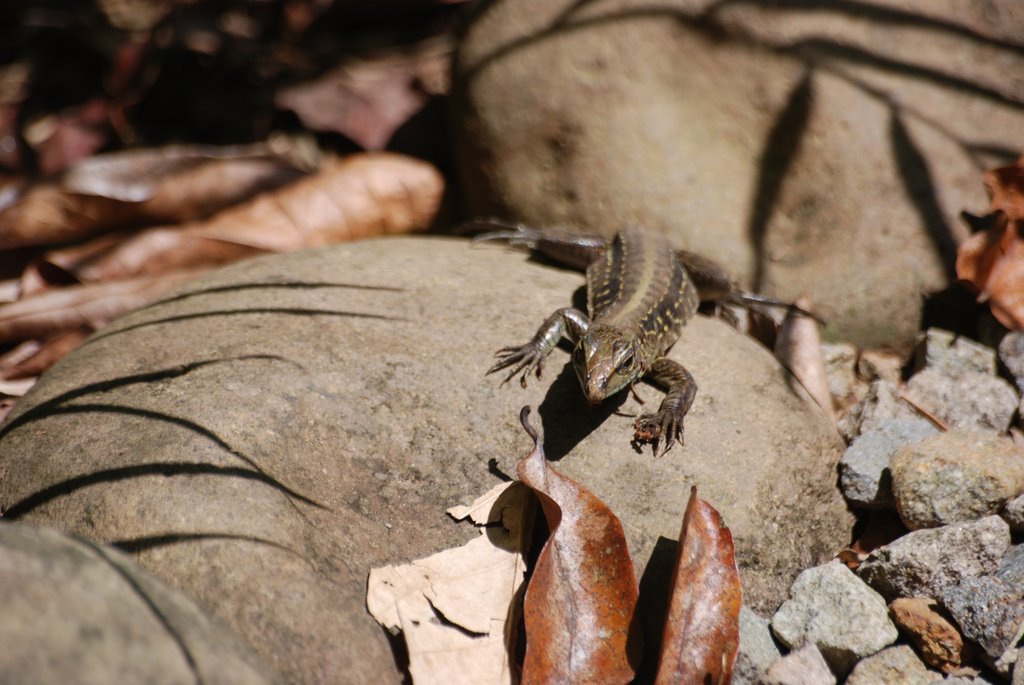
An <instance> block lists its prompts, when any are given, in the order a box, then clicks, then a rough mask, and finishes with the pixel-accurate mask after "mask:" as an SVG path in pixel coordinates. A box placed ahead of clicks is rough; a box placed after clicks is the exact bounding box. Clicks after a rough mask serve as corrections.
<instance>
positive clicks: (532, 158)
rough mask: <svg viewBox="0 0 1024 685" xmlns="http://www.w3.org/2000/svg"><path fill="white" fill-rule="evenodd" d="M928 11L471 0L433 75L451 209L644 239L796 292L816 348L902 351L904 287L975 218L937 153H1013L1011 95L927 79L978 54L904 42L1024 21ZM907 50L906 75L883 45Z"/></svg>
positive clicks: (909, 310)
mask: <svg viewBox="0 0 1024 685" xmlns="http://www.w3.org/2000/svg"><path fill="white" fill-rule="evenodd" d="M939 4H940V6H939V7H936V6H935V3H929V4H928V9H927V11H925V10H923V9H921V7H920V6H918V5H909V4H906V5H904V4H901V5H899V10H894V11H895V12H896V15H897V16H898V17H899V18H900V19H899V20H898V21H892V20H891V17H892V16H893V15H891V14H882V13H877V14H876V13H874V12H871V11H866V10H863V9H855V10H853V11H850V12H845V11H844V12H835V13H833V12H827V13H823V12H820V11H816V9H819V8H818V7H817V4H816V3H815V6H814V7H811V6H809V5H807V4H806V3H801V4H800V5H798V6H794V5H793V4H792V3H782V4H778V3H744V4H743V5H741V6H736V5H735V4H726V5H721V4H709V3H708V2H706V1H705V0H676V1H674V2H671V3H667V4H664V5H661V4H659V5H657V6H656V7H654V8H653V9H652V8H651V7H648V6H646V5H639V6H638V5H637V4H635V3H632V2H629V1H628V0H616V1H615V2H602V3H598V4H596V5H595V4H592V3H587V4H585V5H581V4H579V3H578V2H576V1H574V0H515V1H510V0H505V1H499V2H490V3H488V4H487V8H486V11H481V12H478V13H476V14H474V17H473V21H471V22H470V23H469V26H468V27H467V30H466V34H465V39H464V40H463V41H462V43H461V44H460V46H459V51H458V54H457V55H456V58H455V61H454V67H453V74H454V83H453V89H452V90H453V92H452V112H453V120H454V121H453V127H452V130H453V131H454V132H455V136H456V161H457V164H456V167H457V169H458V171H459V176H460V181H461V182H462V184H463V186H462V187H463V188H464V191H465V192H464V193H463V196H464V198H465V202H466V204H467V213H468V214H470V215H474V216H486V215H495V214H498V215H504V216H513V217H516V218H520V219H523V220H525V221H528V222H530V223H533V224H560V225H574V226H586V227H588V228H591V229H593V230H596V231H606V232H608V231H613V230H615V229H617V228H618V227H619V226H621V225H623V224H628V223H640V224H646V225H651V226H654V227H657V228H659V229H662V230H664V231H666V232H668V233H671V234H672V235H674V236H675V237H676V239H677V242H678V244H679V245H680V246H681V247H686V248H687V249H692V250H695V251H697V252H701V253H704V254H707V255H708V256H710V257H712V258H714V259H717V260H718V261H720V262H721V263H723V264H728V265H730V267H731V268H734V269H735V270H736V276H737V278H739V279H740V280H742V281H743V282H744V283H748V284H749V283H754V284H757V285H759V286H764V287H765V288H766V289H767V290H768V291H771V292H773V293H774V294H777V295H779V296H782V297H784V298H787V299H792V298H795V297H796V296H798V295H799V294H800V293H813V295H814V298H815V305H816V307H817V306H819V305H820V311H821V313H822V315H823V317H824V318H825V320H827V321H828V322H829V324H830V329H831V331H834V333H833V334H832V335H830V336H828V337H835V338H837V339H843V340H849V341H852V342H854V343H856V344H858V345H862V346H876V345H883V344H889V345H893V344H895V345H897V346H900V347H902V348H908V347H909V346H910V345H912V343H913V340H914V338H915V336H916V334H917V326H918V322H919V320H920V318H919V314H920V293H921V292H923V291H929V290H934V289H938V288H941V287H944V286H945V285H946V284H947V282H948V280H949V279H950V278H951V277H953V274H952V266H953V264H952V261H953V259H954V257H955V245H956V244H957V242H958V241H960V240H962V239H963V238H964V237H965V236H966V233H967V232H966V230H965V229H964V227H963V226H962V225H960V223H959V222H958V221H957V217H956V214H957V212H958V211H959V210H960V208H963V207H973V208H976V209H977V210H981V209H983V208H985V207H987V206H988V203H987V202H986V198H985V196H984V193H983V192H982V190H981V187H980V186H981V184H980V183H979V181H978V174H977V171H976V165H975V163H974V162H973V160H972V159H971V155H970V153H968V152H966V151H965V150H964V149H963V148H962V147H961V146H959V145H957V144H956V139H961V138H963V137H968V136H967V133H968V132H970V131H981V130H986V131H989V132H991V134H992V136H994V140H995V141H998V143H994V144H997V145H1000V146H1003V147H1006V148H1008V149H1011V150H1012V149H1016V146H1017V141H1019V140H1022V139H1024V116H1022V115H1021V112H1020V110H1019V109H1018V108H1017V107H1016V106H1015V104H1008V103H1007V102H1006V100H1007V99H1008V98H1014V102H1016V101H1017V100H1019V99H1021V98H1024V94H1021V93H1020V91H1021V90H1024V89H1022V88H1021V87H1020V86H1018V85H1014V86H1012V87H1011V88H1010V89H1011V90H1012V92H1013V95H1006V94H1005V92H1006V90H1005V89H1006V88H1007V85H1006V84H1004V83H1002V82H1000V81H999V79H998V78H997V77H996V76H995V75H993V76H991V77H988V79H985V77H980V78H981V79H982V80H983V81H985V84H984V85H981V86H980V88H979V89H978V91H980V92H976V91H975V89H974V88H973V87H972V88H970V89H951V88H949V87H948V86H947V85H945V80H946V79H947V77H948V78H951V79H955V80H956V82H958V83H959V82H963V83H968V82H969V83H972V84H973V83H975V82H977V81H978V79H979V76H978V74H984V72H985V68H986V66H987V65H988V64H989V59H992V58H990V57H988V54H989V53H988V52H987V51H981V52H983V53H984V54H985V56H984V57H983V56H982V55H981V54H978V55H977V56H975V53H978V52H979V51H978V50H976V49H975V44H974V41H973V39H971V38H969V37H966V36H956V37H954V36H951V35H947V34H946V32H942V31H936V32H932V33H927V32H926V33H922V32H921V31H920V29H919V27H918V25H919V24H920V23H921V19H922V18H925V17H927V21H931V22H940V23H942V24H943V25H948V26H970V27H971V30H972V31H976V32H978V33H979V34H980V35H985V36H988V35H999V36H1003V35H1005V36H1007V37H1006V38H1005V40H1011V41H1012V40H1013V38H1012V37H1011V36H1012V35H1013V34H1009V33H1007V34H1003V33H1001V32H1002V31H1005V28H1004V27H1007V26H1018V25H1020V22H1022V21H1024V18H1022V14H1021V12H1020V10H1019V9H1017V8H1016V4H1015V3H1014V2H1012V1H1007V0H1003V1H1002V2H995V3H988V2H986V3H980V4H979V5H978V6H977V7H974V6H973V5H974V4H973V3H967V4H968V5H971V6H972V7H971V8H970V9H965V8H964V3H962V2H955V1H953V0H943V1H942V2H941V3H939ZM598 5H599V6H598ZM993 5H994V6H996V7H998V8H1000V10H999V11H997V10H995V9H992V10H987V11H986V10H983V9H982V7H984V8H989V7H991V6H993ZM867 6H870V5H867ZM854 7H855V8H861V7H863V6H861V5H854ZM887 7H888V5H887ZM882 36H884V37H882ZM951 40H952V41H953V44H951V42H950V41H951ZM911 44H912V45H914V46H915V53H914V57H913V60H910V59H909V58H908V57H907V55H906V54H905V53H904V52H902V51H901V48H900V47H898V46H904V45H911ZM986 50H987V48H986ZM838 53H842V59H843V60H844V61H851V62H852V61H861V62H863V61H864V60H870V61H871V62H872V64H874V65H876V66H878V67H879V68H877V69H874V68H873V69H872V70H870V73H867V72H865V73H858V77H857V79H856V80H850V79H846V78H841V77H838V76H837V75H835V74H831V73H825V72H827V70H820V71H819V70H817V69H815V66H816V65H818V64H819V61H820V63H825V62H827V61H829V60H832V59H835V58H836V56H837V54H838ZM951 54H955V55H956V56H957V58H956V59H955V60H952V59H950V55H951ZM666 55H683V56H685V61H686V64H687V68H686V69H685V70H681V69H679V68H677V65H676V64H675V63H673V62H672V60H666V59H665V57H666ZM796 55H799V58H795V56H796ZM924 55H927V56H924ZM996 58H997V59H999V60H1000V64H1003V65H1005V67H1004V68H1005V72H1004V73H1021V71H1022V70H1024V59H1022V58H1021V56H1020V55H1019V54H1017V53H1016V52H1014V51H1012V50H1009V49H1000V50H998V56H997V57H996ZM911 64H912V69H906V68H905V66H907V65H911ZM808 66H810V68H811V71H810V73H809V72H808V71H807V69H808ZM921 70H925V73H927V74H931V73H932V72H935V73H936V74H938V73H941V74H942V78H941V79H936V80H933V79H932V78H930V77H928V78H922V77H921V74H920V73H919V72H920V71H921ZM862 79H863V80H862ZM952 90H957V92H956V93H954V95H955V97H953V98H952V99H951V98H950V97H949V95H950V93H951V91H952ZM990 91H991V92H998V96H996V97H993V96H991V95H990V94H989V93H990ZM922 98H923V99H922ZM887 99H891V101H893V102H895V101H897V100H900V101H901V103H902V104H901V105H900V107H897V108H895V109H894V108H892V107H890V106H888V105H887V104H886V102H885V101H886V100H887ZM911 101H913V102H911ZM954 102H955V103H956V104H954ZM925 103H927V104H925ZM919 106H920V107H922V108H924V109H925V110H926V111H927V112H928V115H929V116H930V117H933V118H935V119H936V120H941V121H954V120H955V121H957V127H958V128H957V132H956V133H953V134H951V136H946V135H942V134H939V133H937V132H932V133H931V134H929V133H927V132H924V130H923V128H922V127H921V126H919V122H918V121H917V120H916V119H915V118H914V117H913V116H905V115H904V113H903V109H904V107H906V108H908V109H910V108H916V107H919ZM996 122H998V123H996ZM851 140H856V141H858V143H857V152H856V154H849V146H850V141H851ZM935 188H941V189H942V193H941V194H940V195H937V194H936V192H935ZM868 207H870V208H871V218H870V219H867V220H866V221H865V218H864V215H863V211H864V209H865V208H868ZM922 208H926V209H924V210H922ZM868 226H871V227H885V228H884V230H883V229H869V228H867V227H868ZM936 227H941V228H942V229H943V232H942V233H941V237H938V236H939V235H940V234H938V233H936V232H935V231H934V230H933V229H935V228H936ZM947 231H948V233H947ZM854 242H855V244H856V249H851V245H852V244H853V243H854Z"/></svg>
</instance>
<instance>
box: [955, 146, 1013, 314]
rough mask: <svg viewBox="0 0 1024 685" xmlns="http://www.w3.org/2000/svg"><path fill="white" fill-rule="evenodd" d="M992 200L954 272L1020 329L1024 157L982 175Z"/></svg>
mask: <svg viewBox="0 0 1024 685" xmlns="http://www.w3.org/2000/svg"><path fill="white" fill-rule="evenodd" d="M983 182H984V184H985V189H986V190H988V193H989V196H990V197H991V198H992V213H991V214H990V215H988V216H987V217H986V218H985V221H986V222H987V223H988V224H989V228H987V229H986V230H984V231H979V232H978V233H976V234H974V235H973V236H971V237H970V238H968V239H967V240H965V241H964V242H963V244H961V245H960V248H959V250H957V258H956V274H957V277H958V278H960V279H961V280H962V281H966V282H967V283H969V284H970V285H971V286H972V287H973V288H974V289H975V290H976V291H977V293H978V301H979V302H988V304H989V307H990V308H991V310H992V314H993V315H994V316H995V317H996V318H997V319H998V320H999V322H1000V323H1002V324H1003V325H1004V326H1006V327H1007V328H1010V329H1012V330H1020V329H1021V328H1024V246H1022V244H1021V238H1022V234H1024V158H1021V159H1019V160H1017V162H1016V163H1014V164H1011V165H1010V166H1005V167H1001V168H999V169H993V170H991V171H989V172H987V173H986V174H985V175H984V177H983Z"/></svg>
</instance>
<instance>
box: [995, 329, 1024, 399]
mask: <svg viewBox="0 0 1024 685" xmlns="http://www.w3.org/2000/svg"><path fill="white" fill-rule="evenodd" d="M999 359H1000V361H1002V362H1003V366H1005V367H1006V370H1007V371H1009V372H1010V375H1011V376H1013V378H1014V381H1016V383H1017V389H1018V390H1021V391H1024V331H1014V332H1012V333H1007V334H1006V336H1005V337H1003V341H1002V342H1001V343H999Z"/></svg>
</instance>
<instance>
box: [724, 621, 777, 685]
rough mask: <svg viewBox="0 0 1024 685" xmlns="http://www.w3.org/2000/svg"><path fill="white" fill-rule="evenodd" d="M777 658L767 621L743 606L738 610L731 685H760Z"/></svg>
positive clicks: (775, 646) (775, 647)
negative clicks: (738, 632)
mask: <svg viewBox="0 0 1024 685" xmlns="http://www.w3.org/2000/svg"><path fill="white" fill-rule="evenodd" d="M779 656H780V653H779V648H778V646H777V645H776V644H775V640H773V639H772V631H771V628H769V626H768V620H767V619H764V618H761V617H760V616H758V615H757V614H756V613H754V612H753V611H751V610H750V609H748V608H747V607H746V606H743V607H742V608H741V609H740V646H739V650H738V651H737V653H736V662H735V664H734V665H733V669H732V683H733V685H760V683H761V682H762V681H763V679H764V675H765V673H767V672H768V668H769V667H770V666H771V665H772V664H773V663H774V662H775V661H776V660H777V659H778V658H779Z"/></svg>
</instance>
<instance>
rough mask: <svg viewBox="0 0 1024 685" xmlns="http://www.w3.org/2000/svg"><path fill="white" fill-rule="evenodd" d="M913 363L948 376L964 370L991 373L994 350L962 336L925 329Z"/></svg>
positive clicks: (960, 374)
mask: <svg viewBox="0 0 1024 685" xmlns="http://www.w3.org/2000/svg"><path fill="white" fill-rule="evenodd" d="M915 365H916V368H917V369H922V368H925V369H933V370H935V371H939V372H941V373H943V374H944V375H946V376H951V377H957V376H962V375H963V374H964V373H967V372H974V373H981V374H986V375H989V376H992V375H995V372H996V351H995V350H993V349H992V348H991V347H986V346H985V345H982V344H981V343H979V342H975V341H973V340H971V339H970V338H965V337H963V336H962V335H956V334H955V333H952V332H950V331H945V330H942V329H941V328H929V329H928V330H927V331H925V332H924V335H923V336H922V339H921V341H920V342H919V344H918V349H917V357H916V359H915Z"/></svg>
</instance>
